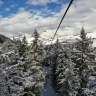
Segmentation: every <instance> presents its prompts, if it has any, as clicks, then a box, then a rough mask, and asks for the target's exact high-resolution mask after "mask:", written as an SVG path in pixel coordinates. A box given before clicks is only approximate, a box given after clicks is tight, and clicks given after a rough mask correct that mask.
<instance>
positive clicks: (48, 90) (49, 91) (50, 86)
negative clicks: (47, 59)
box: [43, 67, 56, 96]
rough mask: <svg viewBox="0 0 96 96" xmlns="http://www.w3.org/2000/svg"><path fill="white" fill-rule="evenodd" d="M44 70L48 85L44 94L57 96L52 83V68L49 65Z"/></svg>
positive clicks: (45, 95) (44, 95)
mask: <svg viewBox="0 0 96 96" xmlns="http://www.w3.org/2000/svg"><path fill="white" fill-rule="evenodd" d="M44 70H45V74H46V85H45V91H44V93H43V96H56V93H55V91H54V89H53V87H52V85H51V78H50V69H49V67H44Z"/></svg>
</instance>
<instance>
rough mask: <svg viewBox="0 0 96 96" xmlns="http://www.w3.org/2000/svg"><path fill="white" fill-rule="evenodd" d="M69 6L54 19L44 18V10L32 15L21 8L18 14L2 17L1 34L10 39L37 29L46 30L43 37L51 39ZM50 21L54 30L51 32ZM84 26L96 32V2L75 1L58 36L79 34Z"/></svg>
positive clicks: (62, 9) (91, 0)
mask: <svg viewBox="0 0 96 96" xmlns="http://www.w3.org/2000/svg"><path fill="white" fill-rule="evenodd" d="M33 1H34V0H33ZM43 2H45V0H44V1H43ZM46 2H47V0H46ZM93 2H94V3H93ZM67 5H68V4H63V5H62V8H61V10H60V12H58V13H56V12H54V14H53V16H52V19H51V17H50V16H49V17H43V14H45V13H43V10H41V11H37V10H36V12H33V13H31V12H30V11H25V9H24V8H20V9H19V11H18V12H17V13H16V14H11V15H10V16H9V17H6V18H3V17H0V18H1V19H0V21H1V22H0V33H2V34H4V35H7V36H9V37H10V36H12V35H16V34H24V33H32V32H33V31H34V29H37V30H38V31H40V32H41V31H45V30H46V32H44V33H42V34H41V36H42V37H44V38H51V37H52V36H53V35H54V32H55V30H56V28H57V26H58V24H59V22H60V20H61V18H62V16H63V14H64V11H65V10H66V7H67ZM34 11H35V10H34ZM46 12H50V11H49V10H48V11H46ZM45 15H46V14H45ZM50 20H51V29H52V30H50ZM82 26H84V28H85V30H86V31H87V32H96V0H95V1H94V0H74V3H73V4H72V6H71V7H70V9H69V11H68V13H67V15H66V17H65V19H64V21H63V22H62V24H61V26H60V29H59V30H58V33H57V35H58V36H61V35H70V34H78V33H79V32H80V30H81V28H82Z"/></svg>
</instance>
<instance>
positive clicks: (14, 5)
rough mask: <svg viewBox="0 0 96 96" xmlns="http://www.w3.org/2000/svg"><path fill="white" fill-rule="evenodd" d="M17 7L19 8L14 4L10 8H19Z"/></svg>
mask: <svg viewBox="0 0 96 96" xmlns="http://www.w3.org/2000/svg"><path fill="white" fill-rule="evenodd" d="M17 6H18V5H17V4H13V5H11V6H10V7H11V8H13V7H17Z"/></svg>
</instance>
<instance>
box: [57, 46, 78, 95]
mask: <svg viewBox="0 0 96 96" xmlns="http://www.w3.org/2000/svg"><path fill="white" fill-rule="evenodd" d="M74 67H75V64H74V63H73V62H72V60H71V53H70V49H68V47H65V48H63V52H61V53H59V55H58V58H57V68H56V73H55V74H56V90H57V92H59V94H60V96H76V93H77V91H76V90H77V88H78V86H79V82H78V77H77V76H76V74H75V73H74Z"/></svg>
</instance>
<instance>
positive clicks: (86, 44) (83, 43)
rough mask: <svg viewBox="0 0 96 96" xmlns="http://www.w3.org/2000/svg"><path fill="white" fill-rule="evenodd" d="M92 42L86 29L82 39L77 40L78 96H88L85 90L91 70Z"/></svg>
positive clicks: (81, 35) (82, 32) (82, 33)
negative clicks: (90, 54) (89, 64)
mask: <svg viewBox="0 0 96 96" xmlns="http://www.w3.org/2000/svg"><path fill="white" fill-rule="evenodd" d="M91 45H92V40H91V38H88V37H87V34H86V33H85V30H84V28H82V29H81V33H80V39H77V43H76V49H77V53H76V55H77V60H76V62H75V63H76V66H75V67H76V70H77V72H78V76H79V81H80V88H79V89H78V93H77V96H86V94H85V93H84V89H86V88H87V83H88V77H89V74H90V68H89V66H88V63H90V57H89V56H88V54H89V53H91V52H92V50H91V47H92V46H91Z"/></svg>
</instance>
